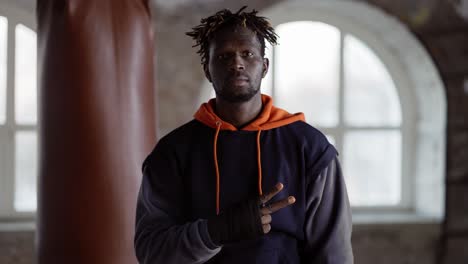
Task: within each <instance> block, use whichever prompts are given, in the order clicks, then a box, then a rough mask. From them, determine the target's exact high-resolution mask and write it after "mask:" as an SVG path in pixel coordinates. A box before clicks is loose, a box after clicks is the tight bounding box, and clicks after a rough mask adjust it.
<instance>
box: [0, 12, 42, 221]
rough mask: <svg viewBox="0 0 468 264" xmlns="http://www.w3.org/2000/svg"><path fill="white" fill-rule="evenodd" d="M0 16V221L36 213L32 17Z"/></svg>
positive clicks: (35, 137) (35, 105)
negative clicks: (0, 218) (0, 219)
mask: <svg viewBox="0 0 468 264" xmlns="http://www.w3.org/2000/svg"><path fill="white" fill-rule="evenodd" d="M1 11H2V13H0V146H1V148H0V217H2V218H9V217H14V218H18V217H22V216H26V217H30V216H31V215H33V213H34V212H35V210H36V178H37V158H38V157H37V77H36V76H37V69H36V68H37V63H36V61H37V59H36V52H37V51H36V50H37V49H36V32H35V31H34V29H33V28H34V23H33V21H32V20H33V18H34V16H33V15H29V14H25V13H23V12H21V11H20V10H16V9H15V8H11V7H5V8H4V7H3V6H2V9H1Z"/></svg>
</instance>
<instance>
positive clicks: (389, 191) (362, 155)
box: [343, 131, 401, 206]
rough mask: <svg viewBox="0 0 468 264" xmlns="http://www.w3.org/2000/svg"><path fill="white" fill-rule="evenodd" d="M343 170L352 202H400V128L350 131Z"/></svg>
mask: <svg viewBox="0 0 468 264" xmlns="http://www.w3.org/2000/svg"><path fill="white" fill-rule="evenodd" d="M343 152H344V155H343V159H344V160H343V171H344V175H345V177H346V183H347V185H348V192H349V199H350V201H351V204H352V205H353V206H378V205H397V204H398V203H399V202H400V200H401V135H400V132H399V131H356V132H348V133H347V134H345V138H344V150H343Z"/></svg>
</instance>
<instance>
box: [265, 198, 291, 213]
mask: <svg viewBox="0 0 468 264" xmlns="http://www.w3.org/2000/svg"><path fill="white" fill-rule="evenodd" d="M295 202H296V198H295V197H294V196H289V197H287V198H285V199H283V200H280V201H277V202H274V203H271V204H270V205H269V206H266V207H262V208H261V209H260V213H261V214H262V215H266V214H272V213H274V212H276V211H278V210H280V209H283V208H285V207H287V206H290V205H291V204H293V203H295Z"/></svg>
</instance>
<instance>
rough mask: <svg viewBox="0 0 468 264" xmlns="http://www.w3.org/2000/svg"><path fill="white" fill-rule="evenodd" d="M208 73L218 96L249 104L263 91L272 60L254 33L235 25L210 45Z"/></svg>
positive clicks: (229, 100) (218, 35)
mask: <svg viewBox="0 0 468 264" xmlns="http://www.w3.org/2000/svg"><path fill="white" fill-rule="evenodd" d="M208 56H209V59H208V62H207V65H206V66H205V68H204V70H205V74H206V77H207V78H208V80H209V81H210V82H211V83H212V84H213V87H214V89H215V92H216V96H218V97H220V98H221V99H223V100H226V101H228V102H231V103H240V102H246V101H249V100H250V99H251V98H252V97H253V96H254V95H256V94H257V93H258V92H259V90H260V84H261V81H262V78H263V77H264V76H265V75H266V73H267V71H268V59H266V58H263V55H262V46H261V44H260V41H259V40H258V38H257V36H256V35H255V33H254V32H252V31H251V30H250V29H248V28H246V27H242V26H231V27H228V28H225V29H223V30H221V31H220V32H218V34H217V35H216V37H215V38H214V39H213V40H211V42H210V46H209V55H208Z"/></svg>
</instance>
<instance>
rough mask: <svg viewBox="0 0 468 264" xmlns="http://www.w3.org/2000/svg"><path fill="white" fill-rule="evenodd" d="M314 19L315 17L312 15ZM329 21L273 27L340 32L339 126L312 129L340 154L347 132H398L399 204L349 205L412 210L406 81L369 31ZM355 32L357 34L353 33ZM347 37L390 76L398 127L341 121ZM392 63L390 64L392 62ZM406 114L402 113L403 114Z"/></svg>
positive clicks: (359, 208) (411, 111)
mask: <svg viewBox="0 0 468 264" xmlns="http://www.w3.org/2000/svg"><path fill="white" fill-rule="evenodd" d="M314 18H315V16H314ZM325 19H329V18H324V19H320V17H317V18H315V19H314V20H311V19H310V20H301V19H299V20H298V19H286V20H285V22H281V23H279V22H278V23H275V24H273V26H274V28H277V27H278V26H280V25H283V24H286V23H290V22H297V21H307V22H321V23H325V24H328V25H330V26H333V27H335V28H336V29H337V30H338V31H339V34H340V36H339V41H340V43H339V65H338V69H337V70H338V71H339V73H338V76H339V84H338V86H339V87H338V123H337V126H335V127H322V126H315V127H316V128H317V129H319V130H320V131H322V132H323V133H324V134H327V135H331V136H333V137H334V139H335V143H336V144H335V145H336V146H335V147H336V148H337V150H338V152H339V153H343V146H344V136H345V134H346V133H347V132H351V131H357V130H360V131H366V132H368V131H399V132H400V133H401V171H400V177H401V184H400V185H401V186H400V188H401V196H400V197H401V201H400V203H398V204H397V205H377V206H352V207H353V210H354V211H360V212H368V211H381V212H393V211H407V210H410V209H411V206H412V204H413V203H414V199H413V198H414V197H413V196H412V194H411V190H413V189H414V181H413V179H412V177H411V176H410V175H412V174H413V171H412V169H413V168H412V167H411V156H410V155H409V154H408V153H409V152H410V151H411V148H410V144H408V142H409V140H410V138H411V137H412V135H411V132H412V131H414V128H415V127H414V125H413V124H414V123H415V122H411V120H412V118H413V117H414V109H411V108H410V107H407V106H408V105H411V104H409V102H407V101H408V100H406V101H405V102H403V97H405V98H407V96H411V95H402V90H405V91H407V90H409V89H408V87H407V86H406V82H403V80H404V76H403V74H404V73H402V72H401V71H398V70H397V68H396V67H394V65H395V64H396V63H395V62H394V60H393V59H392V56H391V54H389V52H388V50H387V49H385V47H386V45H385V44H384V43H379V42H378V41H376V40H375V38H373V37H372V36H371V34H370V32H366V31H365V30H362V29H360V28H356V29H355V28H354V27H352V26H343V25H348V24H347V23H343V24H340V23H336V22H334V21H333V20H325ZM355 30H356V31H355ZM346 35H351V36H353V37H355V38H358V39H359V40H360V41H362V42H363V43H364V44H366V45H367V46H368V47H369V49H370V50H371V51H372V52H373V53H374V54H375V55H376V56H377V57H378V58H379V60H380V61H381V62H382V64H383V65H384V67H385V68H386V70H387V71H388V73H389V75H390V77H391V78H392V80H393V82H394V84H395V88H396V92H397V96H398V99H399V102H400V109H401V113H402V116H401V124H400V125H399V126H352V125H348V124H346V122H345V120H344V114H345V113H344V111H345V109H344V99H345V92H346V89H345V84H344V78H345V71H344V57H345V54H344V53H345V52H344V50H345V37H346ZM276 48H277V47H276V46H274V47H273V49H272V52H271V54H272V58H271V60H272V61H271V62H270V65H272V66H273V67H272V68H271V69H270V70H272V76H271V79H272V80H271V86H272V88H271V90H272V97H273V99H274V98H275V76H277V75H278V74H279V73H278V72H277V70H276V68H277V67H275V63H276V59H275V54H276V52H275V50H276ZM392 60H393V63H392ZM403 113H405V114H403ZM341 163H342V164H341V165H344V161H343V160H342V161H341Z"/></svg>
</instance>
